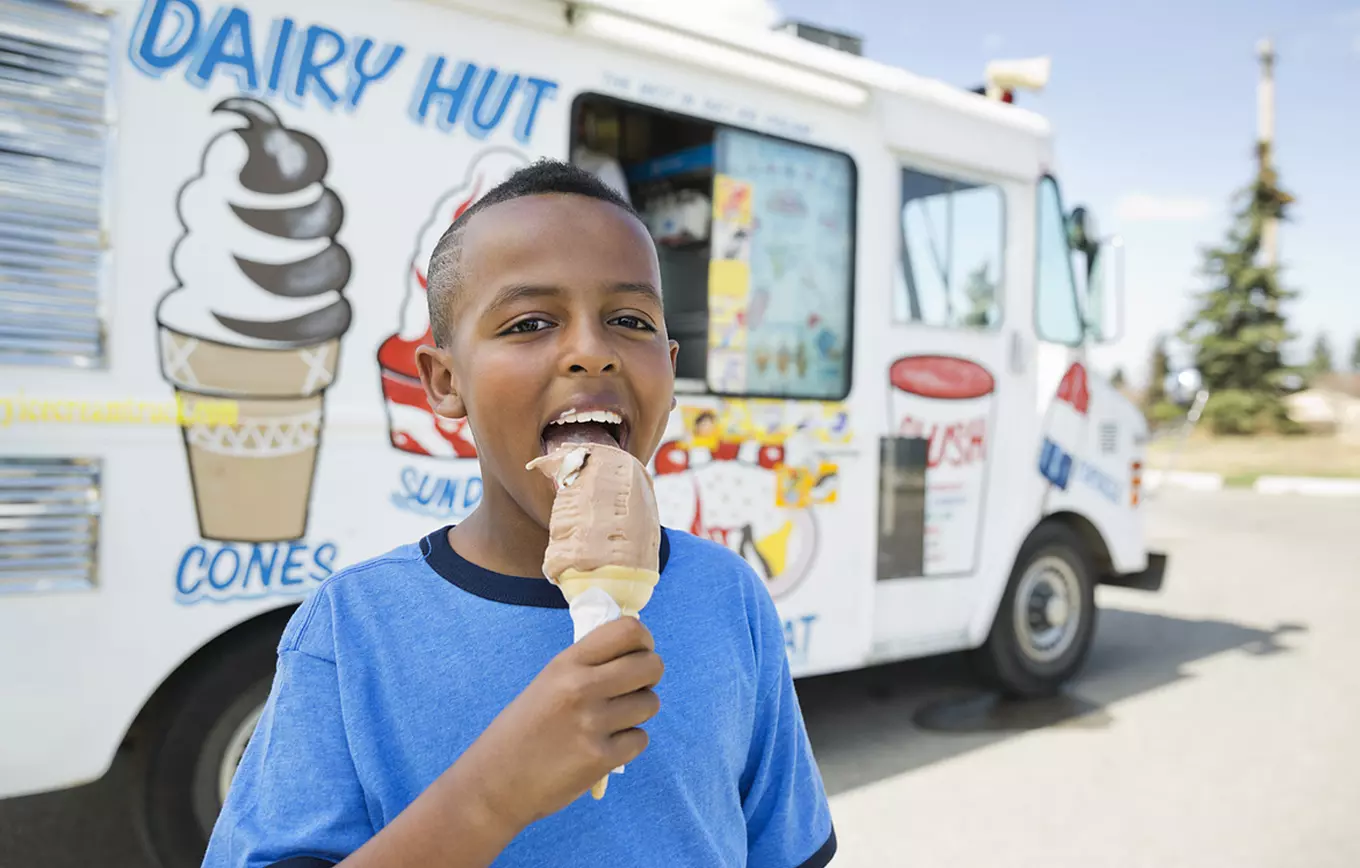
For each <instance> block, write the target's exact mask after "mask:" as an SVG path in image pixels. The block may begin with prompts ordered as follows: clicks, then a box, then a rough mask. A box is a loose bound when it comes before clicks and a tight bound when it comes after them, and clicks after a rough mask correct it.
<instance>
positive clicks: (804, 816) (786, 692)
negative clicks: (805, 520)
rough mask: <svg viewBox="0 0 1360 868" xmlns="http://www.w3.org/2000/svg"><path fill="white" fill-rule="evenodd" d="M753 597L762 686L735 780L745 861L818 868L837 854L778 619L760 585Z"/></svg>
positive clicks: (782, 867) (774, 866)
mask: <svg viewBox="0 0 1360 868" xmlns="http://www.w3.org/2000/svg"><path fill="white" fill-rule="evenodd" d="M758 581H759V580H757V583H758ZM754 597H755V603H754V609H755V612H756V615H755V617H754V618H753V623H752V627H753V629H754V631H755V638H756V649H757V661H758V665H759V667H760V672H759V688H758V689H759V691H760V692H759V695H758V699H757V702H756V713H755V731H754V734H753V738H752V740H751V750H750V754H749V756H748V759H747V764H746V770H745V774H744V775H743V776H742V781H741V795H742V805H743V808H744V811H745V814H746V838H747V850H748V854H749V859H748V862H749V864H751V865H760V866H770V868H822V866H825V865H827V864H829V863H830V862H831V857H832V856H834V855H835V853H836V832H835V829H834V828H833V826H832V822H831V807H830V805H829V804H828V803H827V798H826V790H825V787H824V785H823V783H822V775H821V771H820V770H819V769H818V768H817V762H816V760H815V759H813V756H812V745H811V743H810V742H809V741H808V736H807V730H806V728H805V726H804V724H803V713H802V710H801V708H800V707H799V704H798V696H797V694H796V693H795V692H794V688H793V677H792V675H791V673H790V671H789V659H788V654H787V652H786V651H785V650H784V630H783V625H782V622H781V621H780V619H779V615H778V613H777V611H776V609H775V606H774V601H773V600H772V599H770V596H769V593H768V592H767V591H766V590H765V589H764V587H761V586H757V588H756V590H755V592H754Z"/></svg>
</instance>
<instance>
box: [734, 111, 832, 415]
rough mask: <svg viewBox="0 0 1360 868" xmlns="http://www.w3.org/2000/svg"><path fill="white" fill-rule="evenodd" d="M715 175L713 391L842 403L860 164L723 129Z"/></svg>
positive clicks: (786, 142) (761, 137)
mask: <svg viewBox="0 0 1360 868" xmlns="http://www.w3.org/2000/svg"><path fill="white" fill-rule="evenodd" d="M715 171H716V175H715V178H714V196H713V244H712V249H711V252H710V262H709V285H708V315H709V323H708V341H709V343H708V385H709V388H711V389H712V390H713V391H715V392H721V393H727V394H737V395H759V396H768V397H779V398H793V399H798V398H802V399H819V400H839V399H841V398H844V397H845V395H846V394H847V393H848V392H849V389H850V354H849V347H850V323H851V301H852V292H853V286H854V261H855V259H854V256H855V253H854V252H855V219H854V217H855V167H854V163H853V162H852V161H851V159H850V158H849V157H848V156H846V155H844V154H838V153H834V152H832V151H825V150H821V149H819V148H813V147H809V146H806V145H801V144H796V143H793V142H788V141H783V140H780V139H773V138H770V137H768V136H762V135H757V134H755V133H748V132H744V131H741V130H731V129H724V130H720V131H719V133H718V137H717V142H716V154H715Z"/></svg>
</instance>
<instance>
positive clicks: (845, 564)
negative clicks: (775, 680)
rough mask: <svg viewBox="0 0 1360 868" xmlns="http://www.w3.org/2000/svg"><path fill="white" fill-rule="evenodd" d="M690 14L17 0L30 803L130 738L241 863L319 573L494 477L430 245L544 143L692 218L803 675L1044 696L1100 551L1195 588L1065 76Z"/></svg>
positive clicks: (678, 311)
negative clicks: (1041, 101) (456, 368)
mask: <svg viewBox="0 0 1360 868" xmlns="http://www.w3.org/2000/svg"><path fill="white" fill-rule="evenodd" d="M653 5H655V6H656V8H655V9H654V8H653ZM653 5H648V4H643V3H629V2H623V0H582V2H562V0H391V2H387V3H377V2H359V0H344V2H322V0H240V2H236V3H227V2H224V0H222V2H219V0H107V2H103V3H98V4H96V3H84V2H82V3H70V2H58V0H0V59H3V62H0V104H3V106H4V120H3V122H0V202H2V203H3V207H0V372H2V373H0V444H3V445H2V447H0V659H3V660H4V661H5V665H4V666H0V797H11V796H18V795H23V794H29V793H36V792H40V791H47V790H54V789H60V788H64V787H69V786H74V785H76V784H80V783H82V782H87V781H91V780H94V779H97V778H99V777H100V776H101V775H103V774H104V773H105V771H106V770H107V769H108V768H109V767H110V765H111V763H112V762H113V760H114V757H115V754H116V753H119V751H120V748H125V749H126V750H125V753H124V755H125V756H127V757H128V759H127V761H128V762H130V763H134V767H135V773H134V778H135V780H137V781H138V782H139V785H138V787H137V792H136V794H135V796H134V797H132V799H131V802H132V807H133V808H134V809H135V811H136V813H137V816H138V818H139V822H141V823H142V824H143V825H144V828H145V831H146V837H147V839H148V840H149V841H150V842H151V843H152V845H153V846H154V849H155V850H156V852H157V854H158V855H159V857H160V859H161V860H162V862H163V864H165V865H166V866H180V865H191V864H197V860H198V858H199V857H200V855H201V853H202V848H203V845H204V842H205V840H206V834H207V832H208V830H209V829H210V827H211V824H212V823H213V821H214V818H215V817H216V814H217V811H218V809H219V806H220V803H221V798H222V795H223V793H224V791H225V789H226V787H227V785H228V784H229V782H230V780H231V777H232V773H233V771H234V769H235V764H236V762H237V759H238V758H239V756H240V754H241V752H242V750H243V748H244V745H245V744H246V743H247V741H248V739H249V738H250V736H251V734H252V731H253V726H254V723H255V720H256V718H257V716H258V714H259V711H260V708H261V705H262V703H263V701H264V698H265V696H266V694H267V691H268V689H269V685H270V679H271V677H272V674H273V669H274V657H275V648H276V644H277V641H278V638H279V634H280V631H281V629H282V626H283V624H284V623H285V621H286V620H287V618H288V617H289V615H290V614H291V612H292V611H293V610H294V609H295V607H296V606H297V605H298V603H299V602H300V600H302V599H304V598H305V596H306V595H307V594H309V593H311V592H312V591H314V590H315V589H316V588H317V587H318V585H319V584H320V583H322V582H324V581H325V580H326V579H327V577H328V576H330V575H332V574H334V573H335V572H336V571H338V570H340V569H342V568H344V567H345V566H346V565H348V564H352V563H355V562H358V561H360V560H363V559H366V558H369V557H372V556H375V555H378V554H380V553H382V552H384V551H387V550H389V549H391V548H392V547H395V546H397V545H400V544H403V543H406V542H409V541H412V540H414V539H417V538H419V537H421V536H424V535H425V534H428V533H430V532H432V531H433V530H437V529H439V528H441V527H444V526H448V525H452V524H456V523H457V522H459V521H460V520H462V519H463V518H464V517H465V516H467V515H468V514H469V513H471V512H472V511H473V510H475V509H476V508H477V505H478V502H479V500H480V496H481V489H482V481H481V478H480V476H479V470H478V463H477V444H476V440H475V437H474V436H473V432H472V430H471V428H469V427H468V426H467V425H466V424H463V423H449V422H448V421H447V420H443V419H440V418H436V417H435V416H434V415H433V414H432V413H431V411H430V407H429V405H428V404H427V402H426V400H425V397H424V393H423V391H422V389H421V387H420V382H419V379H418V376H417V372H416V369H415V367H414V359H413V352H414V348H415V347H416V346H418V345H420V344H422V343H427V342H430V341H431V331H430V324H429V318H428V312H427V307H426V299H425V272H426V264H427V260H428V257H429V255H430V252H431V249H432V247H433V246H434V243H435V241H436V240H437V239H438V237H439V236H440V234H441V233H442V232H443V231H444V229H445V228H446V227H447V226H448V225H449V223H450V222H451V221H452V220H454V219H455V218H456V217H457V216H458V215H459V214H460V213H461V212H462V211H463V210H464V209H466V208H468V207H469V206H470V205H471V204H472V203H474V202H476V201H477V199H478V197H479V196H481V195H483V194H484V193H485V192H486V191H487V190H488V189H489V188H491V187H493V186H494V185H496V184H497V183H498V182H499V181H501V180H503V179H504V178H506V177H507V176H508V175H509V174H510V173H512V172H513V171H515V169H517V168H518V167H521V166H524V165H527V164H528V163H530V162H532V161H534V160H535V159H538V158H540V157H551V158H557V159H564V160H572V161H574V162H577V163H578V164H580V165H582V166H586V167H588V168H590V170H591V171H593V172H596V173H597V174H598V175H599V176H600V177H601V178H603V179H605V180H606V181H607V182H609V183H611V184H613V185H614V186H615V187H616V188H617V189H619V190H620V191H621V192H623V193H624V194H625V195H627V196H628V197H629V201H630V202H631V203H632V204H633V205H634V207H635V208H636V209H637V210H638V211H639V213H640V214H641V215H642V216H643V219H644V221H645V222H646V224H647V226H648V227H649V229H650V231H651V232H652V234H653V236H654V238H655V241H656V247H657V255H658V259H659V262H660V267H661V273H662V277H663V287H664V297H665V308H666V320H667V328H668V330H669V333H670V335H671V337H673V338H675V339H676V340H678V341H679V344H680V355H679V362H678V365H679V368H678V372H677V381H676V392H677V397H678V399H679V400H678V406H677V407H676V409H675V411H674V413H673V416H672V419H671V421H670V426H669V428H668V430H667V431H666V434H665V437H664V439H663V442H662V444H661V446H660V448H659V449H658V450H657V453H656V454H655V457H654V458H653V459H652V460H651V463H650V466H649V470H650V471H651V474H652V478H653V480H654V484H655V491H656V497H657V501H658V503H659V505H660V507H661V511H662V518H663V523H664V524H665V525H666V526H667V527H670V528H674V529H676V530H680V531H684V532H689V533H693V534H697V535H700V536H704V537H707V538H710V539H713V540H716V541H718V542H719V543H721V544H723V545H725V546H727V547H729V548H730V549H731V550H732V551H733V552H736V553H738V554H739V555H740V556H741V557H743V558H745V559H746V560H747V561H748V562H749V564H750V565H751V567H752V569H753V570H754V571H755V572H756V573H757V574H758V575H759V577H760V578H761V579H762V580H763V581H764V582H765V584H766V587H767V588H768V590H769V593H770V594H771V595H772V597H773V599H774V601H775V604H776V606H777V608H778V610H779V612H780V613H781V617H782V618H783V619H784V622H785V635H786V646H787V653H788V655H789V659H790V663H791V665H792V667H793V671H794V674H795V677H804V676H810V675H818V674H825V673H834V672H840V671H845V670H851V669H856V668H860V667H865V666H870V665H874V664H878V663H882V662H886V661H894V660H902V659H906V658H913V657H920V656H924V655H933V654H939V653H946V652H967V653H968V654H969V655H971V657H972V658H973V659H974V660H975V661H976V662H977V663H978V664H979V671H980V673H981V674H983V675H984V676H986V677H987V678H989V679H990V680H991V681H992V682H993V683H995V684H996V685H997V686H998V687H999V688H1000V689H1002V690H1004V691H1006V692H1008V693H1010V694H1013V695H1016V696H1020V697H1030V696H1037V695H1042V694H1045V693H1050V692H1052V691H1054V690H1056V689H1057V688H1058V687H1059V686H1060V685H1061V684H1062V683H1063V682H1064V681H1066V680H1067V679H1069V678H1070V677H1071V676H1072V675H1073V674H1074V673H1075V672H1076V671H1077V670H1078V669H1079V667H1080V666H1081V665H1082V662H1083V660H1084V659H1085V657H1086V655H1087V651H1088V649H1089V647H1090V645H1091V641H1092V636H1093V631H1094V630H1095V628H1096V614H1097V612H1096V605H1095V603H1096V598H1095V590H1096V587H1097V586H1098V585H1102V584H1104V585H1119V586H1125V587H1131V588H1140V589H1144V590H1149V591H1155V590H1156V589H1158V588H1159V587H1160V584H1161V581H1162V574H1163V572H1164V569H1165V558H1164V557H1163V556H1161V555H1159V554H1157V553H1155V552H1149V551H1148V550H1147V547H1146V545H1145V541H1144V534H1143V513H1142V508H1143V504H1142V500H1141V492H1140V484H1141V469H1142V465H1143V461H1144V444H1145V439H1146V429H1145V426H1144V422H1143V420H1142V418H1141V416H1140V414H1139V413H1138V411H1137V410H1136V409H1135V407H1133V406H1131V405H1130V404H1129V403H1128V402H1127V401H1126V400H1125V399H1124V398H1122V397H1121V396H1120V394H1119V393H1118V392H1116V391H1115V390H1114V389H1113V388H1111V387H1110V385H1109V384H1108V383H1107V382H1106V381H1105V380H1104V379H1102V378H1101V376H1099V375H1098V374H1097V372H1095V371H1094V370H1092V369H1091V367H1090V366H1089V364H1088V361H1087V354H1088V352H1089V351H1090V349H1091V348H1092V347H1093V346H1095V345H1096V344H1099V343H1101V342H1104V341H1108V340H1111V339H1113V338H1114V337H1116V336H1117V332H1118V318H1119V304H1118V302H1119V280H1118V276H1119V245H1118V244H1117V242H1116V241H1114V240H1112V239H1109V238H1102V237H1101V236H1099V235H1098V233H1097V232H1096V229H1095V221H1094V220H1093V219H1092V218H1091V217H1090V216H1089V215H1088V213H1087V212H1086V211H1085V210H1084V209H1080V208H1070V207H1069V205H1068V204H1067V203H1065V201H1064V198H1063V194H1062V192H1061V188H1060V185H1059V181H1058V180H1057V177H1056V175H1055V162H1054V159H1053V143H1052V140H1051V136H1050V129H1049V126H1048V124H1047V123H1046V122H1045V121H1044V119H1043V118H1041V117H1039V116H1037V115H1036V114H1034V113H1033V112H1031V111H1028V110H1026V109H1024V108H1023V107H1022V106H1020V105H1015V104H1013V100H1012V99H1011V93H1012V91H1013V89H1014V88H1015V87H1019V86H1023V85H1025V83H1026V82H1027V81H1028V82H1029V83H1030V84H1033V83H1034V81H1033V80H1034V79H1035V78H1036V76H1037V78H1038V79H1042V78H1043V74H1044V70H1042V69H1036V68H1035V67H1033V66H1031V65H1026V64H1019V65H1018V66H1017V65H1011V66H1006V65H1001V66H998V67H997V68H995V69H993V70H992V74H991V75H990V77H989V78H988V80H987V82H986V83H985V85H984V86H983V87H982V88H980V92H975V91H973V90H970V89H968V88H966V87H958V86H954V85H950V84H945V83H942V82H938V81H933V80H930V79H928V78H924V77H921V76H919V75H916V74H913V73H910V72H907V71H905V70H902V69H897V68H893V67H890V66H887V65H884V64H881V63H877V62H873V61H870V60H868V59H866V58H864V57H863V56H861V55H860V54H859V53H858V52H857V50H856V48H855V46H854V45H853V43H847V42H846V41H844V40H837V39H831V38H826V37H825V34H821V35H819V33H818V32H817V31H815V30H809V29H808V28H806V27H801V26H793V27H790V28H774V27H761V26H755V25H752V24H750V23H749V22H734V21H732V20H727V19H722V18H716V17H715V18H710V17H706V16H704V15H702V14H699V13H697V12H696V11H695V10H694V9H689V10H686V9H682V8H680V7H685V6H686V5H687V4H653ZM833 42H836V43H838V44H837V45H832V44H829V43H833ZM1022 102H1023V100H1022ZM661 580H662V581H665V577H664V575H663V577H662V579H661ZM120 761H121V760H120Z"/></svg>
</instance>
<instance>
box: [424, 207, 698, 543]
mask: <svg viewBox="0 0 1360 868" xmlns="http://www.w3.org/2000/svg"><path fill="white" fill-rule="evenodd" d="M459 272H460V280H459V289H458V290H457V294H456V300H455V301H454V306H455V312H454V315H453V319H452V321H453V323H454V325H453V334H452V335H451V336H450V342H449V346H448V347H447V349H437V348H434V347H421V348H420V349H419V350H417V364H418V365H419V368H420V372H421V380H422V381H423V382H424V385H425V389H426V394H427V396H428V397H429V399H430V404H431V406H432V407H433V409H434V412H435V413H437V414H438V415H440V416H444V417H446V418H461V417H464V416H466V417H467V420H468V424H469V425H470V426H471V427H472V434H473V437H474V438H475V439H476V442H477V453H478V456H479V458H480V461H481V466H482V475H483V484H484V487H485V489H484V490H485V493H484V496H483V497H484V502H487V503H491V502H495V501H501V500H502V499H501V498H499V497H497V496H496V495H497V494H498V493H497V492H493V490H492V489H493V487H498V488H500V489H503V491H504V492H505V493H506V494H508V495H509V498H510V499H511V500H513V501H514V502H515V503H516V504H517V505H518V506H519V508H520V509H521V510H522V511H523V512H524V513H525V514H526V515H528V516H529V517H530V518H532V519H533V520H534V521H535V522H537V523H538V524H539V525H541V526H543V527H546V526H547V524H548V519H549V516H550V515H551V511H552V501H553V488H552V483H551V481H550V480H549V479H548V478H547V477H546V476H544V475H543V474H542V473H540V472H538V471H536V470H535V471H528V470H525V469H524V465H525V464H527V463H528V462H530V461H532V460H533V459H534V458H537V457H539V456H540V455H542V454H543V452H544V449H545V439H544V435H545V432H546V433H548V434H552V433H553V429H549V427H548V426H549V425H550V424H551V423H552V422H553V420H555V419H558V418H559V417H560V416H561V415H562V414H563V413H565V412H567V411H571V410H575V411H577V412H584V411H587V410H605V411H612V412H615V413H617V414H618V415H619V416H620V417H621V418H622V420H623V422H622V425H620V426H617V427H613V428H611V433H613V434H615V435H617V437H618V439H619V441H620V445H621V446H622V447H623V448H624V449H626V450H628V451H629V452H630V453H632V454H633V455H634V456H635V457H636V458H637V459H638V460H639V461H642V462H643V463H646V462H647V461H648V460H650V459H651V457H652V454H653V452H655V451H656V447H657V444H658V443H659V442H660V440H661V435H662V434H663V433H664V432H665V427H666V421H667V417H668V416H669V414H670V410H671V408H672V406H673V403H672V400H673V394H674V386H675V359H676V352H677V350H678V348H679V345H678V344H677V343H676V342H675V341H672V340H670V339H669V337H668V336H667V334H666V326H665V321H664V319H663V316H662V306H661V296H660V291H661V277H660V272H659V269H658V266H657V259H656V251H655V249H654V247H653V245H652V239H651V238H650V237H649V236H648V234H647V230H646V229H645V228H644V227H643V226H642V224H641V223H639V222H638V221H637V220H636V219H635V218H633V217H632V216H631V215H629V214H628V213H627V212H625V211H623V210H622V209H620V208H618V207H616V206H614V205H611V204H609V203H608V202H602V201H598V200H596V199H592V198H589V197H586V196H575V195H545V196H526V197H522V198H519V199H513V200H511V201H509V202H502V203H500V204H498V205H494V206H491V207H489V208H487V209H486V210H484V211H482V212H480V213H478V214H477V215H476V216H475V217H473V218H472V219H471V220H470V221H469V222H468V224H467V226H466V227H465V228H464V230H463V238H462V254H461V260H460V267H459ZM557 430H559V431H560V427H558V428H557Z"/></svg>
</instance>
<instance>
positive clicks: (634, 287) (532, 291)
mask: <svg viewBox="0 0 1360 868" xmlns="http://www.w3.org/2000/svg"><path fill="white" fill-rule="evenodd" d="M565 291H566V290H564V289H563V288H562V287H560V286H552V285H541V284H534V283H512V284H510V285H508V286H503V287H501V288H500V289H499V290H498V291H497V292H496V294H495V295H494V296H492V298H491V302H490V303H489V304H488V305H487V306H486V313H493V312H495V311H497V310H499V309H501V308H503V307H508V306H509V305H511V304H514V303H515V302H517V301H524V300H527V299H535V298H552V297H554V296H559V295H562V294H563V293H564V292H565ZM609 291H610V292H611V293H614V294H630V295H645V296H647V297H648V298H650V299H652V300H653V301H655V302H656V303H658V304H660V303H661V293H660V291H658V290H657V288H656V287H655V286H652V285H651V284H650V283H633V282H628V281H625V282H623V283H615V284H613V285H611V286H610V287H609Z"/></svg>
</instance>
